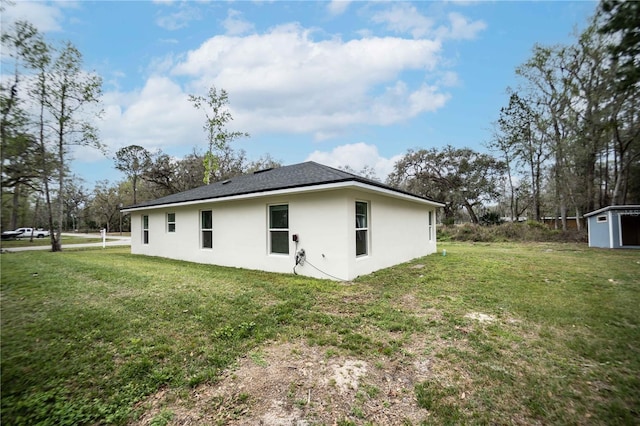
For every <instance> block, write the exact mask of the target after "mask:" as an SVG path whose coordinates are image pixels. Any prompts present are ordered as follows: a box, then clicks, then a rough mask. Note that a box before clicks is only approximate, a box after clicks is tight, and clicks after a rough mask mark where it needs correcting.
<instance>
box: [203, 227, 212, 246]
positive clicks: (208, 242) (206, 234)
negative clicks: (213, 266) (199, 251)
mask: <svg viewBox="0 0 640 426" xmlns="http://www.w3.org/2000/svg"><path fill="white" fill-rule="evenodd" d="M202 248H213V231H202Z"/></svg>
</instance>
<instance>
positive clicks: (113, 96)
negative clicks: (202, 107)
mask: <svg viewBox="0 0 640 426" xmlns="http://www.w3.org/2000/svg"><path fill="white" fill-rule="evenodd" d="M103 106H104V116H103V119H102V120H101V121H100V122H99V127H100V136H101V139H102V142H103V143H105V144H106V145H107V146H109V149H110V151H111V154H113V152H115V151H117V150H118V149H119V148H121V147H123V146H127V145H132V144H136V145H141V146H143V147H145V148H147V149H149V150H155V149H158V148H160V149H166V148H167V147H171V146H180V145H182V146H186V147H192V146H195V145H198V144H202V143H203V142H204V141H205V135H204V133H203V131H202V125H203V123H204V117H203V116H201V115H200V113H199V112H198V111H197V110H196V109H195V108H194V107H193V106H192V105H191V103H189V101H188V99H187V94H185V93H184V92H183V91H182V89H181V87H180V86H179V85H177V84H176V83H175V82H173V81H171V80H170V79H169V78H166V77H159V76H154V77H151V78H149V79H148V80H147V82H146V85H145V86H144V87H143V88H142V89H141V90H139V91H135V92H129V93H121V92H106V93H105V94H104V96H103Z"/></svg>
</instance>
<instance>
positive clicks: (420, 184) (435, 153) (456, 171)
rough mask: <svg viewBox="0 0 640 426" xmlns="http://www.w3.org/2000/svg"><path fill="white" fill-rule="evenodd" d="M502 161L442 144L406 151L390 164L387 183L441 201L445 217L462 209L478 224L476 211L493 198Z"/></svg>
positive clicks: (495, 194) (501, 175)
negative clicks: (441, 145) (391, 167)
mask: <svg viewBox="0 0 640 426" xmlns="http://www.w3.org/2000/svg"><path fill="white" fill-rule="evenodd" d="M504 173H505V164H504V163H503V162H502V161H499V160H496V159H495V158H494V157H493V156H491V155H489V154H484V153H479V152H476V151H474V150H472V149H469V148H454V147H452V146H451V145H447V146H445V147H444V148H443V149H442V150H438V149H437V148H430V149H420V150H417V151H414V150H409V151H408V152H407V154H405V155H404V157H402V158H401V159H400V160H399V161H398V162H396V164H395V166H394V170H393V172H392V173H391V174H390V175H389V177H388V179H387V183H388V184H390V185H392V186H395V187H398V188H401V189H405V190H408V191H411V192H413V193H415V194H418V195H423V196H426V197H430V198H432V199H435V200H438V201H441V202H444V203H445V207H444V214H445V218H446V219H449V220H453V218H454V217H455V214H456V212H457V211H458V210H459V209H460V208H464V209H465V210H466V211H467V213H468V214H469V217H470V218H471V221H472V222H473V223H478V222H479V220H478V215H477V213H476V210H477V208H478V207H480V206H481V205H482V204H483V203H484V202H488V201H491V200H495V199H496V198H497V197H498V195H499V193H498V187H499V183H500V181H501V179H502V177H503V175H504Z"/></svg>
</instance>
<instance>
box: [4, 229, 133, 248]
mask: <svg viewBox="0 0 640 426" xmlns="http://www.w3.org/2000/svg"><path fill="white" fill-rule="evenodd" d="M62 235H63V236H69V237H85V238H99V235H96V234H72V233H69V234H66V233H64V232H63V233H62ZM105 245H106V246H107V247H111V246H130V245H131V237H121V236H119V235H118V236H116V235H108V236H107V242H106V243H105ZM81 247H102V243H101V242H100V243H79V244H62V249H63V250H64V249H65V248H69V249H71V248H81ZM26 250H51V244H49V245H46V246H33V247H11V248H3V249H2V251H26Z"/></svg>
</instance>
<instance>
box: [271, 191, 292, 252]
mask: <svg viewBox="0 0 640 426" xmlns="http://www.w3.org/2000/svg"><path fill="white" fill-rule="evenodd" d="M283 206H284V207H286V208H287V227H286V228H273V227H272V226H271V222H272V221H271V213H272V211H273V210H272V209H273V208H274V207H283ZM267 229H268V236H267V239H268V241H269V247H268V251H269V254H271V255H276V256H277V255H282V256H288V255H289V251H290V249H289V204H286V203H279V204H269V205H268V206H267ZM275 232H277V233H282V234H284V233H286V235H287V238H286V242H287V251H286V252H279V251H273V239H272V236H273V233H275Z"/></svg>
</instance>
